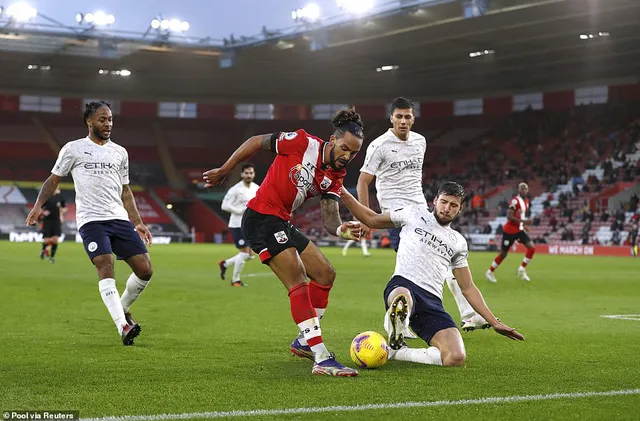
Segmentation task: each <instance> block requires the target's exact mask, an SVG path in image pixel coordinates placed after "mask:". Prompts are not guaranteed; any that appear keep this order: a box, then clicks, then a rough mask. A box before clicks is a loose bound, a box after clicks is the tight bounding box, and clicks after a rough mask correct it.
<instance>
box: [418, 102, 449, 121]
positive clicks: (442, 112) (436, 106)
mask: <svg viewBox="0 0 640 421" xmlns="http://www.w3.org/2000/svg"><path fill="white" fill-rule="evenodd" d="M452 115H453V101H442V102H425V103H422V104H420V117H422V118H425V117H426V118H430V117H449V116H452Z"/></svg>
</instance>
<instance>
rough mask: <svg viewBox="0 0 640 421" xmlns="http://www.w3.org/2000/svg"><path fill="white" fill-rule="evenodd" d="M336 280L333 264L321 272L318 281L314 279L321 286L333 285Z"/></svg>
mask: <svg viewBox="0 0 640 421" xmlns="http://www.w3.org/2000/svg"><path fill="white" fill-rule="evenodd" d="M335 280H336V270H335V269H334V268H333V266H331V264H326V265H325V266H324V267H323V268H322V270H321V271H320V274H319V276H317V279H314V281H316V282H317V283H319V284H320V285H333V281H335Z"/></svg>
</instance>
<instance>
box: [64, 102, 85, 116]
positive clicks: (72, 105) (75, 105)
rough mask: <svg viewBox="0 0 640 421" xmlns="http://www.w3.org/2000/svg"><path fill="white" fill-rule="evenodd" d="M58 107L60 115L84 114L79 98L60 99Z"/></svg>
mask: <svg viewBox="0 0 640 421" xmlns="http://www.w3.org/2000/svg"><path fill="white" fill-rule="evenodd" d="M60 107H61V112H62V114H75V115H82V113H83V112H84V106H83V105H82V100H81V99H80V98H62V100H61V104H60Z"/></svg>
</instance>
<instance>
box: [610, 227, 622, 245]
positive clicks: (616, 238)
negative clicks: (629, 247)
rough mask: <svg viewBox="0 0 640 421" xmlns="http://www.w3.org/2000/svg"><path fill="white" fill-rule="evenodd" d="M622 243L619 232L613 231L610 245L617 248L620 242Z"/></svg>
mask: <svg viewBox="0 0 640 421" xmlns="http://www.w3.org/2000/svg"><path fill="white" fill-rule="evenodd" d="M621 241H622V238H621V237H620V230H617V229H616V230H615V231H613V235H612V236H611V243H612V244H613V245H614V246H619V245H620V242H621Z"/></svg>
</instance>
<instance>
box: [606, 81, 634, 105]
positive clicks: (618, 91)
mask: <svg viewBox="0 0 640 421" xmlns="http://www.w3.org/2000/svg"><path fill="white" fill-rule="evenodd" d="M639 100H640V85H616V86H610V87H609V101H639Z"/></svg>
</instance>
